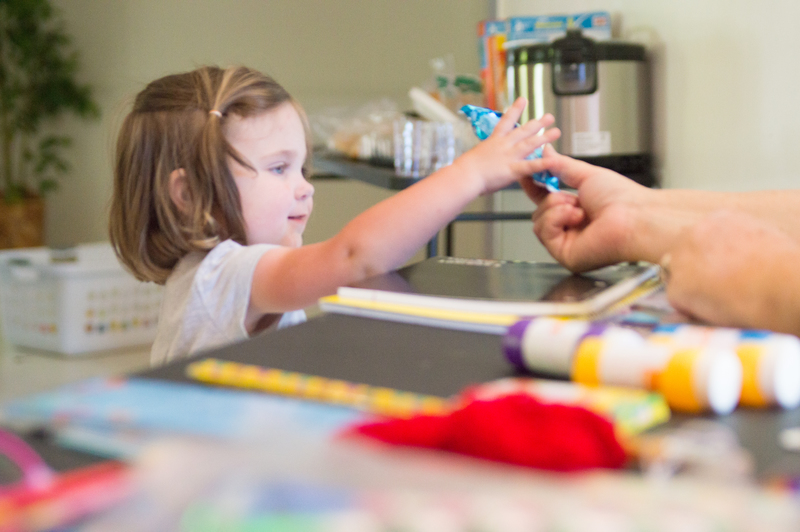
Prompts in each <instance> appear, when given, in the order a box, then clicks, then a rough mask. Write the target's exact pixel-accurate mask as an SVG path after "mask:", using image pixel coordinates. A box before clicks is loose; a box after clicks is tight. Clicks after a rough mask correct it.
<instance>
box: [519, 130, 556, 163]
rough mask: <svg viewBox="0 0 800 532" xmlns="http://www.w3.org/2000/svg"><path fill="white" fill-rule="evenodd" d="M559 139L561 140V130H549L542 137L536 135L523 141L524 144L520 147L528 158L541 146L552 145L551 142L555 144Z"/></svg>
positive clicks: (521, 143) (520, 144)
mask: <svg viewBox="0 0 800 532" xmlns="http://www.w3.org/2000/svg"><path fill="white" fill-rule="evenodd" d="M559 138H561V130H560V129H558V128H557V127H554V128H551V129H548V130H547V131H545V132H544V133H542V134H541V135H535V136H532V137H528V138H526V139H524V140H522V142H520V143H519V144H518V147H519V148H520V150H521V151H522V155H524V156H525V157H527V156H528V155H530V154H531V153H533V152H534V150H536V149H537V148H539V147H540V146H543V145H545V144H550V143H551V142H555V141H557V140H558V139H559Z"/></svg>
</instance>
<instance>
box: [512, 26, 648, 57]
mask: <svg viewBox="0 0 800 532" xmlns="http://www.w3.org/2000/svg"><path fill="white" fill-rule="evenodd" d="M587 41H589V42H590V43H591V45H589V43H588V42H587ZM509 44H510V46H509V48H508V49H507V60H508V63H509V64H511V65H522V64H526V63H527V64H533V63H549V62H551V61H553V60H554V59H555V58H554V56H555V54H556V50H559V53H562V54H563V53H579V50H584V53H591V54H593V56H592V57H591V58H588V57H587V58H586V60H587V61H589V60H591V61H645V60H646V58H645V47H644V46H643V45H641V44H635V43H629V42H622V41H596V40H593V39H590V38H589V37H584V36H583V35H582V34H581V30H577V29H576V30H568V31H567V35H566V36H565V37H562V38H560V39H557V40H555V41H553V42H552V43H535V44H523V45H521V46H514V43H513V41H512V42H511V43H509Z"/></svg>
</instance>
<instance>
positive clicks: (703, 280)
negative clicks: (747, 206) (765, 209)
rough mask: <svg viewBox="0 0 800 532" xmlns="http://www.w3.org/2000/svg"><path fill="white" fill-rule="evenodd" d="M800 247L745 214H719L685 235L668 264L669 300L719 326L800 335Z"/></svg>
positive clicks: (769, 226) (780, 233) (674, 248)
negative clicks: (769, 330)
mask: <svg viewBox="0 0 800 532" xmlns="http://www.w3.org/2000/svg"><path fill="white" fill-rule="evenodd" d="M799 261H800V245H798V243H797V242H796V241H795V240H794V239H792V238H791V237H789V236H788V235H787V234H785V233H783V232H782V231H780V230H778V229H777V228H776V227H774V226H772V225H769V224H767V223H765V222H763V221H761V220H759V219H757V218H754V217H751V216H749V215H746V214H744V213H741V212H733V211H718V212H716V213H714V214H712V215H710V216H708V217H707V218H705V219H703V220H702V221H701V222H699V223H697V224H696V225H694V226H693V227H691V228H690V229H688V230H687V231H685V232H684V233H683V234H682V235H681V237H680V238H679V239H678V242H677V244H676V245H675V246H674V247H673V248H672V249H671V250H670V251H669V253H668V254H667V255H665V258H664V259H663V260H662V263H663V266H664V267H665V268H666V269H667V272H668V273H667V274H666V277H667V297H668V298H669V301H670V303H671V304H672V305H673V306H674V307H675V308H676V309H677V310H679V311H681V312H683V313H685V314H688V315H690V316H693V317H695V318H698V319H700V320H702V321H705V322H707V323H711V324H714V325H725V326H732V327H748V328H764V329H771V330H776V331H781V332H788V333H792V334H798V333H799V332H800V305H799V304H798V301H800V274H798V273H797V269H796V265H797V264H798V262H799Z"/></svg>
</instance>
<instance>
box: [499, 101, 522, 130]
mask: <svg viewBox="0 0 800 532" xmlns="http://www.w3.org/2000/svg"><path fill="white" fill-rule="evenodd" d="M526 105H528V100H526V99H525V98H523V97H522V96H520V97H519V98H517V99H516V101H514V103H513V104H511V107H509V108H508V110H507V111H506V112H505V113H503V116H501V117H500V121H499V122H498V123H497V125H496V126H495V127H494V132H493V134H496V133H501V134H502V133H508V132H509V131H511V130H512V129H514V128H515V127H516V124H517V122H519V118H520V117H521V116H522V111H524V110H525V106H526Z"/></svg>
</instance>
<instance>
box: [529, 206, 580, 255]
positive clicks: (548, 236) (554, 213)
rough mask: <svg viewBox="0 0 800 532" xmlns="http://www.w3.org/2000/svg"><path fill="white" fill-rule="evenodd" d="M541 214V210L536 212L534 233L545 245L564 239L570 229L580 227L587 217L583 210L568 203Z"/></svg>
mask: <svg viewBox="0 0 800 532" xmlns="http://www.w3.org/2000/svg"><path fill="white" fill-rule="evenodd" d="M539 213H540V210H539V209H537V210H536V212H534V216H533V232H534V233H535V234H536V236H537V237H539V240H541V241H542V242H543V243H544V244H545V245H548V244H550V243H552V242H554V241H557V240H559V239H561V238H563V237H564V235H565V234H566V232H567V231H568V230H569V229H571V228H574V227H577V226H578V225H580V224H581V223H582V222H583V220H584V219H585V217H586V215H585V212H584V210H583V209H581V208H580V207H577V206H575V205H570V204H568V203H562V204H560V205H555V206H553V207H551V208H549V209H546V210H544V211H542V212H541V214H539ZM548 248H549V246H548Z"/></svg>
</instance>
